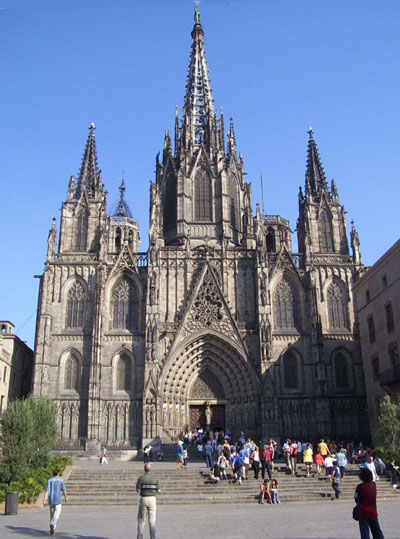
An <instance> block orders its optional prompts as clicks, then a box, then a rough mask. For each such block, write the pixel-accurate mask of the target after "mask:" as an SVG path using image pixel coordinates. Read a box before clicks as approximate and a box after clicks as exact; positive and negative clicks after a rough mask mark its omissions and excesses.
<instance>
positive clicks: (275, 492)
mask: <svg viewBox="0 0 400 539" xmlns="http://www.w3.org/2000/svg"><path fill="white" fill-rule="evenodd" d="M270 491H271V498H272V503H281V501H280V499H279V483H278V481H277V480H276V479H273V480H272V482H271V488H270Z"/></svg>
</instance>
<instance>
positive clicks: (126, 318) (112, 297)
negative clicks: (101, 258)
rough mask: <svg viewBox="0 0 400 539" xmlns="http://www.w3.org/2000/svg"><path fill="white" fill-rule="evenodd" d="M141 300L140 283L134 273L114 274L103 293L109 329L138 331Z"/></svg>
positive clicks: (125, 271)
mask: <svg viewBox="0 0 400 539" xmlns="http://www.w3.org/2000/svg"><path fill="white" fill-rule="evenodd" d="M142 299H143V288H142V283H141V282H140V280H139V279H138V277H137V276H136V274H135V273H133V272H132V271H129V270H124V271H121V272H118V273H116V274H114V275H113V277H112V278H111V279H110V281H109V282H108V283H107V287H106V293H105V301H106V313H107V318H108V327H109V329H110V330H117V331H118V330H122V331H131V332H132V331H134V332H137V331H140V330H141V316H142ZM116 316H117V317H118V318H117V319H116V318H115V317H116Z"/></svg>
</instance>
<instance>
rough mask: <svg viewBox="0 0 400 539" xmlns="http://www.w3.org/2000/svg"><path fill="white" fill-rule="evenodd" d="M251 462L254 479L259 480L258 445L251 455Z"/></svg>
mask: <svg viewBox="0 0 400 539" xmlns="http://www.w3.org/2000/svg"><path fill="white" fill-rule="evenodd" d="M250 459H251V462H252V466H253V471H254V479H258V474H259V473H260V450H259V448H258V446H257V445H256V446H255V448H254V449H253V452H252V454H251V457H250Z"/></svg>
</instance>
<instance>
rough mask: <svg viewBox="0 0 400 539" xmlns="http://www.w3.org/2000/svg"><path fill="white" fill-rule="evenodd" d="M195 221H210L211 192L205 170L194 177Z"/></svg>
mask: <svg viewBox="0 0 400 539" xmlns="http://www.w3.org/2000/svg"><path fill="white" fill-rule="evenodd" d="M194 198H195V212H194V218H195V221H211V219H212V206H211V200H212V192H211V181H210V178H209V177H208V175H207V173H206V171H205V170H203V171H201V172H200V173H199V174H197V175H196V179H195V197H194Z"/></svg>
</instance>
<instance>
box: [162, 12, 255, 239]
mask: <svg viewBox="0 0 400 539" xmlns="http://www.w3.org/2000/svg"><path fill="white" fill-rule="evenodd" d="M194 20H195V23H194V26H193V30H192V34H191V35H192V47H191V52H190V60H189V68H188V76H187V84H186V87H185V97H184V104H183V110H182V116H181V117H179V114H178V112H177V113H176V117H175V133H174V136H175V140H174V142H173V143H172V140H171V135H170V133H169V132H168V131H167V133H166V135H165V139H164V150H163V156H162V162H161V163H160V162H157V172H156V183H157V185H158V186H159V190H160V195H161V206H162V212H161V213H160V214H159V215H158V226H157V228H158V230H159V232H160V233H161V235H162V238H163V240H164V243H165V245H182V244H183V243H185V242H186V241H187V240H189V238H190V241H191V245H192V246H198V245H202V244H204V243H205V242H207V244H208V245H218V244H219V245H220V244H221V242H222V239H223V238H226V239H228V241H230V242H232V243H233V244H235V245H240V244H241V242H242V241H243V240H244V239H245V240H246V242H247V241H249V240H248V239H249V238H251V237H252V219H251V213H252V212H251V195H250V189H249V186H247V184H246V183H245V181H244V168H243V162H242V159H241V158H240V157H239V159H238V157H237V154H236V141H235V135H234V131H233V123H232V121H231V126H230V131H229V135H228V149H227V151H225V143H224V126H223V116H222V113H221V117H220V118H219V119H217V114H216V111H215V108H214V100H213V97H212V88H211V81H210V77H209V70H208V66H207V60H206V53H205V48H204V30H203V27H202V25H201V22H200V13H199V11H198V8H197V7H196V8H195V17H194ZM153 213H154V212H153ZM152 226H153V227H154V223H152Z"/></svg>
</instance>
